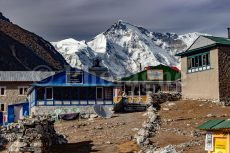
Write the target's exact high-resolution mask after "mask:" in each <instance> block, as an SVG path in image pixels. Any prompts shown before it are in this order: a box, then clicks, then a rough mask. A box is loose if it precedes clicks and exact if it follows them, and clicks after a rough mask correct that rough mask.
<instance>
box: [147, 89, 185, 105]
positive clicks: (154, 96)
mask: <svg viewBox="0 0 230 153" xmlns="http://www.w3.org/2000/svg"><path fill="white" fill-rule="evenodd" d="M180 99H181V93H166V92H159V93H152V92H149V93H148V103H149V104H151V105H155V104H161V103H164V102H167V101H177V100H180Z"/></svg>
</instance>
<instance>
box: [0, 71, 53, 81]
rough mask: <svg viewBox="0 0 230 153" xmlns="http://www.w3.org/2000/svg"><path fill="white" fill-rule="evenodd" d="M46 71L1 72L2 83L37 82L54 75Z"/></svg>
mask: <svg viewBox="0 0 230 153" xmlns="http://www.w3.org/2000/svg"><path fill="white" fill-rule="evenodd" d="M54 74H55V72H45V71H0V82H11V81H12V82H13V81H18V82H24V81H26V82H36V81H41V80H43V79H45V78H47V77H50V76H52V75H54Z"/></svg>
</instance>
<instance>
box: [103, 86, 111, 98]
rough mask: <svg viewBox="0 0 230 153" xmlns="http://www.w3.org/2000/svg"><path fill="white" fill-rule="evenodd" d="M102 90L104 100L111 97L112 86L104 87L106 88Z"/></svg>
mask: <svg viewBox="0 0 230 153" xmlns="http://www.w3.org/2000/svg"><path fill="white" fill-rule="evenodd" d="M104 91H105V99H106V100H111V99H113V88H111V87H106V88H104Z"/></svg>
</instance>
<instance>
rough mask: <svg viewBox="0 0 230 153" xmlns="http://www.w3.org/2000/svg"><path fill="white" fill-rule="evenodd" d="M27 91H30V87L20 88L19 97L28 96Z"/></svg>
mask: <svg viewBox="0 0 230 153" xmlns="http://www.w3.org/2000/svg"><path fill="white" fill-rule="evenodd" d="M27 89H28V87H23V86H20V87H18V92H19V95H20V96H24V95H26V94H27Z"/></svg>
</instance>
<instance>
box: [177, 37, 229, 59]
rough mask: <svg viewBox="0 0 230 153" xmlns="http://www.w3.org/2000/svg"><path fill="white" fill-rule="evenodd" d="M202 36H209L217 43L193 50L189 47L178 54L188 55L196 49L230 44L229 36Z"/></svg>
mask: <svg viewBox="0 0 230 153" xmlns="http://www.w3.org/2000/svg"><path fill="white" fill-rule="evenodd" d="M202 37H205V38H208V39H210V40H212V41H214V42H215V43H214V44H211V45H207V46H203V47H200V48H196V49H191V50H190V49H188V50H186V51H184V52H181V53H178V54H176V56H184V55H188V54H189V53H192V52H196V51H199V50H203V49H207V48H210V47H214V46H217V45H228V46H229V45H230V39H228V38H223V37H214V36H202Z"/></svg>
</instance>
